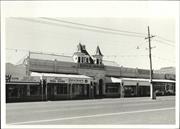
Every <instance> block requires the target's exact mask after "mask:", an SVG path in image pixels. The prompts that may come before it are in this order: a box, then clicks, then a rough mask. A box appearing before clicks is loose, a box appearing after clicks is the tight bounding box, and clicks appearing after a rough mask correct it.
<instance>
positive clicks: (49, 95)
mask: <svg viewBox="0 0 180 129" xmlns="http://www.w3.org/2000/svg"><path fill="white" fill-rule="evenodd" d="M47 100H54V84H52V83H50V84H48V85H47Z"/></svg>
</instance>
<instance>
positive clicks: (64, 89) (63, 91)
mask: <svg viewBox="0 0 180 129" xmlns="http://www.w3.org/2000/svg"><path fill="white" fill-rule="evenodd" d="M57 94H67V84H59V85H58V86H57Z"/></svg>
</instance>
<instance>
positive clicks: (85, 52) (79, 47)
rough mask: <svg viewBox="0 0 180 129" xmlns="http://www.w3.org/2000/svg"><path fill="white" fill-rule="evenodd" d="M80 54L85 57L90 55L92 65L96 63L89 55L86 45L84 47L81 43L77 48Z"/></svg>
mask: <svg viewBox="0 0 180 129" xmlns="http://www.w3.org/2000/svg"><path fill="white" fill-rule="evenodd" d="M77 48H78V52H81V53H84V54H85V55H88V56H89V57H90V63H91V64H93V63H94V61H93V59H92V57H91V56H90V55H89V53H88V52H87V51H86V48H85V45H82V44H81V43H79V44H78V46H77Z"/></svg>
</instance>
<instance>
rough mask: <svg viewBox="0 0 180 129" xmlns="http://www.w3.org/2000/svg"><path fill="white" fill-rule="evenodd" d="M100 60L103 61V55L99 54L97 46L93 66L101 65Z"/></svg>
mask: <svg viewBox="0 0 180 129" xmlns="http://www.w3.org/2000/svg"><path fill="white" fill-rule="evenodd" d="M102 59H103V54H102V53H101V50H100V48H99V46H97V48H96V54H95V55H93V60H94V64H98V65H101V64H103V62H102Z"/></svg>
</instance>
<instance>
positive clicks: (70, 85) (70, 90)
mask: <svg viewBox="0 0 180 129" xmlns="http://www.w3.org/2000/svg"><path fill="white" fill-rule="evenodd" d="M69 96H70V99H72V84H69Z"/></svg>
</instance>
